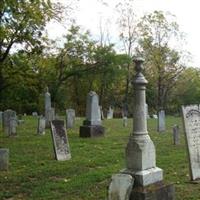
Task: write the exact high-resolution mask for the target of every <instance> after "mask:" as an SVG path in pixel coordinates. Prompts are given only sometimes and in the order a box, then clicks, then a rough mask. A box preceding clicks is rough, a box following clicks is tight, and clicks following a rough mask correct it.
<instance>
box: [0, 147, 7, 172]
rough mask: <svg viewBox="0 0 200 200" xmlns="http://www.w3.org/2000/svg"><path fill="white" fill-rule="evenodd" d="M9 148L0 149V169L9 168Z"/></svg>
mask: <svg viewBox="0 0 200 200" xmlns="http://www.w3.org/2000/svg"><path fill="white" fill-rule="evenodd" d="M8 164H9V149H3V148H2V149H0V171H3V170H8Z"/></svg>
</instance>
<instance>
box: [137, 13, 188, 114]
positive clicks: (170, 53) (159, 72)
mask: <svg viewBox="0 0 200 200" xmlns="http://www.w3.org/2000/svg"><path fill="white" fill-rule="evenodd" d="M138 27H139V31H140V46H139V47H138V52H139V54H142V55H143V56H144V57H145V60H146V66H147V68H146V75H147V77H148V79H149V80H150V82H151V86H152V89H153V88H156V91H155V92H156V95H155V97H156V99H155V100H154V102H156V105H155V106H156V109H157V110H160V109H165V108H166V107H167V102H168V100H169V99H168V97H169V95H170V92H171V91H172V88H173V86H174V85H175V83H176V81H177V78H178V76H179V75H180V73H181V72H182V70H183V69H184V66H183V65H182V64H181V63H180V59H181V56H180V55H181V54H180V53H179V51H178V50H176V49H173V48H172V47H171V46H170V41H172V39H176V40H178V39H179V38H180V35H181V34H180V32H179V28H178V24H177V23H176V22H175V21H170V20H169V19H168V18H167V16H165V15H164V13H163V12H161V11H154V12H153V13H151V14H148V15H145V16H144V17H143V18H142V20H141V22H140V23H139V24H138ZM151 93H152V92H151Z"/></svg>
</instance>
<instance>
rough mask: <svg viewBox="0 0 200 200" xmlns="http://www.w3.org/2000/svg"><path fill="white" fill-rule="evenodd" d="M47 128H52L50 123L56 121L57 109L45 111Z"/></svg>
mask: <svg viewBox="0 0 200 200" xmlns="http://www.w3.org/2000/svg"><path fill="white" fill-rule="evenodd" d="M45 119H46V122H45V123H46V128H49V127H50V122H51V121H52V120H54V119H55V109H54V108H49V109H48V110H46V111H45Z"/></svg>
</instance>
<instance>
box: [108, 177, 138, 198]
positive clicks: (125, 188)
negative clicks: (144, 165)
mask: <svg viewBox="0 0 200 200" xmlns="http://www.w3.org/2000/svg"><path fill="white" fill-rule="evenodd" d="M133 183H134V179H133V177H132V176H131V175H129V174H115V175H113V176H112V180H111V183H110V185H109V190H108V200H130V195H131V191H132V188H133Z"/></svg>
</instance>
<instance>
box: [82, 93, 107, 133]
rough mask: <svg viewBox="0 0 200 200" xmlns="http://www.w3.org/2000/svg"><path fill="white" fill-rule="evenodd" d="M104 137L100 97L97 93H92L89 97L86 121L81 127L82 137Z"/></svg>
mask: <svg viewBox="0 0 200 200" xmlns="http://www.w3.org/2000/svg"><path fill="white" fill-rule="evenodd" d="M103 135H104V127H103V126H102V125H101V114H100V108H99V97H98V95H97V94H96V92H93V91H90V92H89V94H88V95H87V105H86V120H84V121H83V126H81V127H80V137H97V136H103Z"/></svg>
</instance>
